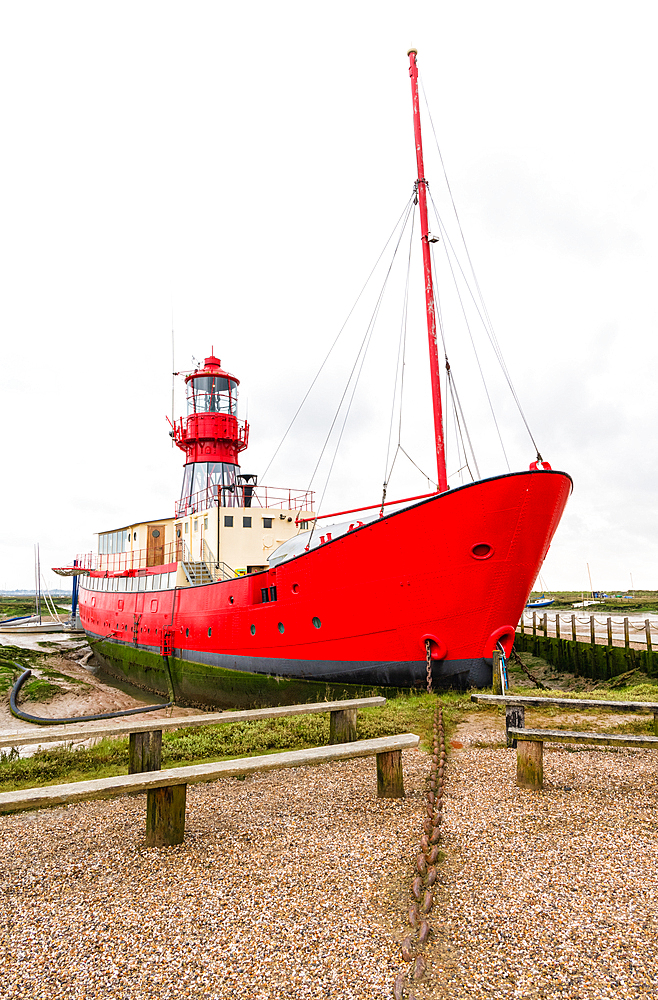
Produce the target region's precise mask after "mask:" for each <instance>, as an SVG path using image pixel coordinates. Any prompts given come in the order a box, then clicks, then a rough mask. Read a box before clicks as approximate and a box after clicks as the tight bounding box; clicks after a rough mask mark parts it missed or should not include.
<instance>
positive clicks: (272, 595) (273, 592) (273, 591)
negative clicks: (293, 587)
mask: <svg viewBox="0 0 658 1000" xmlns="http://www.w3.org/2000/svg"><path fill="white" fill-rule="evenodd" d="M270 600H271V601H276V587H270Z"/></svg>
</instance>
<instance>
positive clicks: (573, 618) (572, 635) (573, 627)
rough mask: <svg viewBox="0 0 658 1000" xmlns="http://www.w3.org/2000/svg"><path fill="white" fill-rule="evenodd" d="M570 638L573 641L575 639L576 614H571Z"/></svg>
mask: <svg viewBox="0 0 658 1000" xmlns="http://www.w3.org/2000/svg"><path fill="white" fill-rule="evenodd" d="M571 638H572V639H573V641H574V642H575V641H576V639H577V635H576V616H575V615H572V616H571Z"/></svg>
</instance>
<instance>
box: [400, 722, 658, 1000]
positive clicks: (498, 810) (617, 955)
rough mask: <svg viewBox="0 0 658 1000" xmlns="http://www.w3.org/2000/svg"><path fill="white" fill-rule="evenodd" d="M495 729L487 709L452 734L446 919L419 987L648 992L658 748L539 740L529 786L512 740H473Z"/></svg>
mask: <svg viewBox="0 0 658 1000" xmlns="http://www.w3.org/2000/svg"><path fill="white" fill-rule="evenodd" d="M592 728H598V726H597V727H594V726H593V727H592ZM601 728H602V729H603V730H605V728H606V727H605V724H603V725H602V727H601ZM501 738H503V726H502V724H497V725H496V724H495V723H492V721H491V720H490V719H489V720H482V722H479V721H478V722H477V723H474V721H471V722H469V723H467V724H466V725H464V726H463V727H461V729H460V730H458V731H457V733H456V734H455V740H454V741H458V742H460V743H462V744H463V749H456V750H453V754H452V757H451V760H450V764H449V767H448V779H449V780H448V793H449V797H448V803H447V808H446V819H445V822H444V827H443V831H444V843H443V846H444V850H445V851H446V853H447V859H446V863H445V864H444V865H443V868H442V872H441V888H442V892H441V894H440V896H439V899H438V900H437V909H438V910H440V911H441V920H442V921H443V924H442V926H441V927H440V928H438V930H439V933H438V936H437V940H436V941H435V943H434V946H433V947H432V949H431V951H430V955H431V959H432V986H431V989H430V990H428V991H426V992H424V993H422V994H419V995H423V996H425V995H427V996H436V997H446V998H450V1000H461V998H466V997H468V998H469V1000H476V998H480V997H509V998H512V997H522V998H524V1000H526V998H541V1000H549V998H550V1000H552V998H558V997H559V998H566V997H569V998H579V1000H580V998H582V1000H598V998H603V997H605V998H613V997H614V998H616V1000H626V998H632V1000H640V998H642V1000H647V998H649V997H655V996H657V995H658V962H657V960H656V941H657V937H658V935H657V932H658V912H657V910H656V906H657V904H658V755H656V753H655V752H653V751H650V750H626V749H622V750H616V751H613V752H602V751H600V750H587V749H584V750H581V749H578V750H577V751H575V752H574V751H568V750H564V749H558V748H557V747H554V748H551V747H548V748H546V747H545V748H544V790H543V792H532V791H527V790H521V789H519V788H517V787H516V784H515V777H516V752H515V751H514V750H507V749H500V748H494V747H492V748H487V747H482V746H475V745H474V744H476V743H482V742H491V743H497V742H499V741H500V739H501ZM454 741H453V742H454Z"/></svg>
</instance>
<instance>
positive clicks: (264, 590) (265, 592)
mask: <svg viewBox="0 0 658 1000" xmlns="http://www.w3.org/2000/svg"><path fill="white" fill-rule="evenodd" d="M260 599H261V601H262V602H263V604H267V603H268V602H269V599H270V591H269V588H268V587H261V590H260Z"/></svg>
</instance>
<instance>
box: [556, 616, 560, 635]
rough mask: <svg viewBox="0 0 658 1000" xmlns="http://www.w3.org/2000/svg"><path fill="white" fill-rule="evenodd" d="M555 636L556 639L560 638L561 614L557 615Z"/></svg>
mask: <svg viewBox="0 0 658 1000" xmlns="http://www.w3.org/2000/svg"><path fill="white" fill-rule="evenodd" d="M555 638H556V639H559V638H560V616H559V615H556V616H555Z"/></svg>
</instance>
